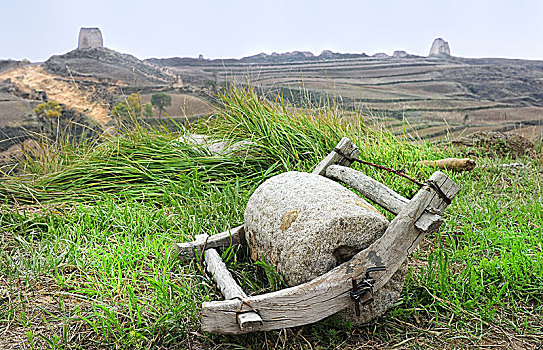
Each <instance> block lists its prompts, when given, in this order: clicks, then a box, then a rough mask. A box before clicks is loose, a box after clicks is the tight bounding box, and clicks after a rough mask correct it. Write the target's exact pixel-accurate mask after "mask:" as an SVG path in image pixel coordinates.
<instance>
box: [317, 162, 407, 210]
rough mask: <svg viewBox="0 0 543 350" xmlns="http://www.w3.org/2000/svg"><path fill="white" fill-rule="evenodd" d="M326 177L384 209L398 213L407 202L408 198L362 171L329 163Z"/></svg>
mask: <svg viewBox="0 0 543 350" xmlns="http://www.w3.org/2000/svg"><path fill="white" fill-rule="evenodd" d="M326 177H328V178H331V179H334V180H337V181H341V182H343V183H345V184H347V185H349V186H351V187H353V188H354V189H355V190H357V191H358V192H360V193H362V194H363V195H364V196H365V197H367V198H369V199H371V200H372V201H373V202H375V203H377V204H379V205H380V206H382V207H383V208H385V209H386V210H388V211H390V212H392V213H394V214H398V213H399V212H400V211H402V209H403V208H404V207H405V205H406V204H407V203H409V199H407V198H404V197H402V196H401V195H399V194H398V193H396V192H394V191H393V190H392V189H390V188H389V187H387V186H386V185H384V184H382V183H380V182H379V181H377V180H374V179H372V178H371V177H369V176H367V175H365V174H364V173H362V172H360V171H357V170H354V169H351V168H348V167H345V166H341V165H330V166H329V167H328V168H327V169H326Z"/></svg>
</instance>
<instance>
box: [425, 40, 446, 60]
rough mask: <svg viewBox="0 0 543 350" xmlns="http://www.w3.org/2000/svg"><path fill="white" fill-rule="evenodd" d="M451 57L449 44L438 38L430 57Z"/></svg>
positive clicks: (431, 49)
mask: <svg viewBox="0 0 543 350" xmlns="http://www.w3.org/2000/svg"><path fill="white" fill-rule="evenodd" d="M443 55H444V56H450V55H451V49H450V47H449V43H448V42H446V41H445V40H443V39H441V38H437V39H435V40H434V42H433V43H432V47H431V48H430V54H429V55H428V56H443Z"/></svg>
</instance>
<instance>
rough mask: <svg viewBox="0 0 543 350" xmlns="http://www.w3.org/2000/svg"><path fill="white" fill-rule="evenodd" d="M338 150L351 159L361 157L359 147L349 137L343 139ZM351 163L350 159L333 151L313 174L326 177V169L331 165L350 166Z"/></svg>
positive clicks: (318, 165) (338, 145)
mask: <svg viewBox="0 0 543 350" xmlns="http://www.w3.org/2000/svg"><path fill="white" fill-rule="evenodd" d="M336 148H337V149H339V150H340V151H341V153H343V154H345V155H347V156H349V157H351V158H357V157H358V156H359V155H360V150H359V149H358V147H356V145H355V144H354V143H352V142H351V140H349V138H347V137H344V138H342V139H341V140H340V141H339V143H338V144H337V146H336ZM351 163H352V161H350V160H349V159H347V158H345V157H344V156H342V155H340V154H339V153H337V152H336V151H332V152H331V153H330V154H328V155H327V156H326V157H325V158H324V159H323V160H322V161H321V162H320V163H319V164H317V166H316V167H315V169H314V170H313V171H312V173H313V174H317V175H322V176H325V174H326V168H328V167H329V166H330V165H333V164H338V165H344V166H350V165H351Z"/></svg>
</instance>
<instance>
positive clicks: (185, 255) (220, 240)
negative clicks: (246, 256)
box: [175, 225, 245, 260]
mask: <svg viewBox="0 0 543 350" xmlns="http://www.w3.org/2000/svg"><path fill="white" fill-rule="evenodd" d="M244 236H245V230H244V227H243V225H241V226H238V227H234V228H232V229H230V230H227V231H224V232H221V233H218V234H216V235H213V236H208V235H196V237H195V240H194V241H192V242H185V243H177V244H176V245H175V246H176V250H177V256H178V257H179V258H180V259H187V260H188V259H192V258H194V257H195V254H202V250H203V249H204V246H205V248H206V249H207V248H222V247H229V246H230V245H233V244H240V243H241V242H242V241H243V239H244Z"/></svg>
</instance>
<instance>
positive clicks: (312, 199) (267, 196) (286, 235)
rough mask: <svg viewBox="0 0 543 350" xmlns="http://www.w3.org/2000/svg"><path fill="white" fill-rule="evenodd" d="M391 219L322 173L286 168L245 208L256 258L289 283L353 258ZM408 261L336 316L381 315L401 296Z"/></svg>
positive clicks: (352, 319)
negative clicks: (369, 296) (364, 301)
mask: <svg viewBox="0 0 543 350" xmlns="http://www.w3.org/2000/svg"><path fill="white" fill-rule="evenodd" d="M388 225H389V222H388V221H387V220H386V218H385V217H384V216H383V215H382V214H381V213H379V212H378V211H377V210H376V209H375V208H374V207H373V206H372V205H370V204H369V203H368V202H367V201H365V200H363V199H362V198H360V197H358V196H357V195H356V194H354V193H353V192H351V191H350V190H348V189H347V188H345V187H343V186H341V185H340V184H338V183H337V182H334V181H332V180H330V179H327V178H325V177H323V176H319V175H315V174H309V173H300V172H288V173H284V174H281V175H277V176H274V177H272V178H270V179H269V180H267V181H266V182H264V183H263V184H262V185H260V186H259V187H258V188H257V189H256V191H255V192H254V193H253V195H252V196H251V198H250V199H249V202H248V204H247V209H246V210H245V236H246V239H247V243H248V245H249V247H250V249H251V257H252V258H253V259H255V260H256V259H261V258H263V259H264V260H265V261H266V262H267V263H269V264H272V265H273V266H274V267H275V268H276V270H277V272H279V273H280V274H282V275H283V277H284V279H285V281H286V282H287V284H288V285H289V286H295V285H298V284H302V283H304V282H308V281H310V280H312V279H314V278H316V277H318V276H320V275H322V274H324V273H326V272H328V271H330V270H331V269H333V268H334V267H336V266H337V265H339V264H341V263H343V262H345V261H348V260H350V259H351V258H352V257H353V256H354V255H355V254H356V253H358V252H359V251H361V250H363V249H365V248H367V247H368V246H369V245H370V244H371V243H373V242H375V241H376V240H377V239H378V238H380V237H381V236H382V235H383V233H384V232H385V230H386V228H387V227H388ZM406 274H407V264H406V263H404V264H403V265H402V267H401V268H400V269H399V270H398V271H397V272H396V273H395V274H394V275H393V276H392V278H391V279H390V280H389V281H388V282H387V283H386V284H385V285H384V286H383V287H382V288H380V289H379V290H376V291H375V293H374V302H373V303H371V304H369V305H366V306H361V307H360V310H361V314H360V316H359V317H357V316H356V315H355V311H354V303H353V304H352V305H351V306H350V307H348V308H347V309H345V310H343V311H341V312H339V313H338V314H337V316H338V317H339V318H340V319H342V320H344V321H349V322H352V323H353V324H355V325H360V324H364V323H368V322H370V321H371V320H373V319H375V318H377V317H379V316H381V315H383V314H384V313H385V312H386V311H387V310H388V309H389V308H390V307H391V306H392V305H393V304H394V303H395V302H396V300H397V299H398V297H399V296H400V293H401V291H402V287H403V284H404V281H405V277H406Z"/></svg>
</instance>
